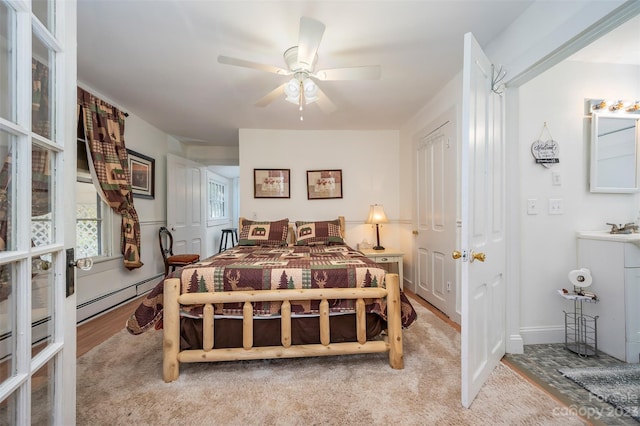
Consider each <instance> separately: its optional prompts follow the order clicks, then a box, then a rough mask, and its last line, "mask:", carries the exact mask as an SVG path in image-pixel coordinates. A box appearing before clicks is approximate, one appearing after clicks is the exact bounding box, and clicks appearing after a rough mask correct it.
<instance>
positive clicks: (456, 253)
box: [451, 250, 462, 259]
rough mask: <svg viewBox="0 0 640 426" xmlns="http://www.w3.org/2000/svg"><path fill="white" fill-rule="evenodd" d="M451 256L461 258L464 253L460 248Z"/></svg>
mask: <svg viewBox="0 0 640 426" xmlns="http://www.w3.org/2000/svg"><path fill="white" fill-rule="evenodd" d="M451 257H453V258H454V259H460V258H461V257H462V253H461V252H460V251H459V250H454V251H453V252H451Z"/></svg>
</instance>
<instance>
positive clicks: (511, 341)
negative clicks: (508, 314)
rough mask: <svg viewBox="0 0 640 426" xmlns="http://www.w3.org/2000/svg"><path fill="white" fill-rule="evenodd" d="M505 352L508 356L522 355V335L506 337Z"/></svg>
mask: <svg viewBox="0 0 640 426" xmlns="http://www.w3.org/2000/svg"><path fill="white" fill-rule="evenodd" d="M505 351H506V352H507V353H508V354H523V353H524V340H523V339H522V335H520V334H513V335H511V336H508V337H507V342H506V346H505Z"/></svg>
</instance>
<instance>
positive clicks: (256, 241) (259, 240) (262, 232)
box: [238, 219, 289, 246]
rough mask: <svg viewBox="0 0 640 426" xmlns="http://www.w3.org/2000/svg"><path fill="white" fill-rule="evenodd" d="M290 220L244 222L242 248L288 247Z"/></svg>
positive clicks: (241, 232) (241, 239)
mask: <svg viewBox="0 0 640 426" xmlns="http://www.w3.org/2000/svg"><path fill="white" fill-rule="evenodd" d="M288 231H289V219H282V220H277V221H274V222H258V221H254V220H244V221H242V229H241V230H240V239H239V241H238V245H241V246H286V245H287V232H288Z"/></svg>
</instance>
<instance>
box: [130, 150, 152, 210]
mask: <svg viewBox="0 0 640 426" xmlns="http://www.w3.org/2000/svg"><path fill="white" fill-rule="evenodd" d="M127 154H129V173H131V191H132V192H133V196H134V197H139V198H149V199H153V198H154V197H155V180H156V160H154V159H153V158H151V157H147V156H146V155H142V154H140V153H139V152H135V151H132V150H130V149H127Z"/></svg>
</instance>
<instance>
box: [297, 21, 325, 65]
mask: <svg viewBox="0 0 640 426" xmlns="http://www.w3.org/2000/svg"><path fill="white" fill-rule="evenodd" d="M324 28H325V27H324V24H323V23H322V22H320V21H316V20H315V19H311V18H307V17H304V16H303V17H301V18H300V35H299V36H298V63H299V64H301V65H302V66H304V67H306V68H307V69H309V70H312V69H313V63H314V62H315V59H316V53H317V52H318V47H319V46H320V41H321V40H322V35H323V34H324Z"/></svg>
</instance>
